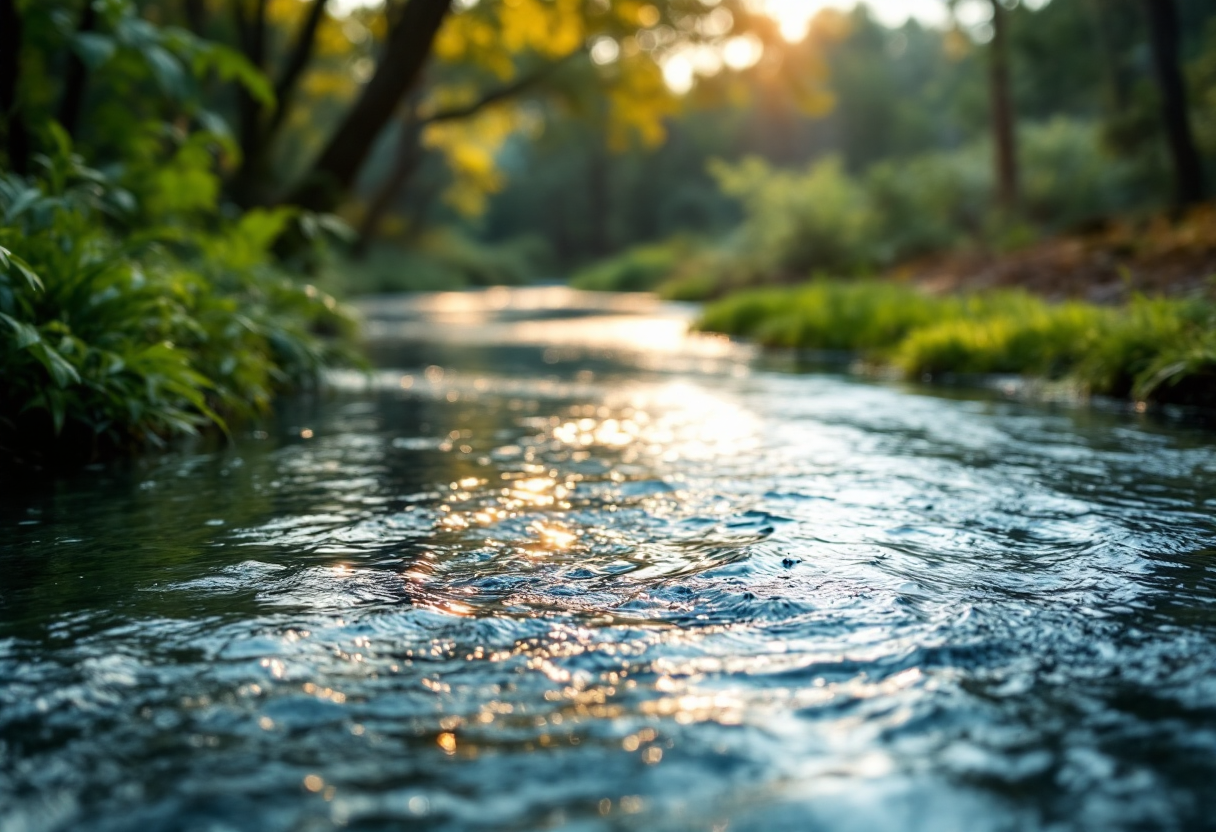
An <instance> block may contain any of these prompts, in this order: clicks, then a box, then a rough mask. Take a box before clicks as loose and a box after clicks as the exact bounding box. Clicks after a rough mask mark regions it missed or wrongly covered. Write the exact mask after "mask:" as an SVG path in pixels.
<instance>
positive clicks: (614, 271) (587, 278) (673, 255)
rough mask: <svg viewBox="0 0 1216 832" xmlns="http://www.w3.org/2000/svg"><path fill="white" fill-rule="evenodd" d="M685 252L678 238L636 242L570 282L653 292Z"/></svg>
mask: <svg viewBox="0 0 1216 832" xmlns="http://www.w3.org/2000/svg"><path fill="white" fill-rule="evenodd" d="M687 256H688V246H687V245H686V244H684V243H681V242H680V241H678V240H677V241H670V242H666V243H654V244H651V245H645V246H638V247H636V248H631V249H629V250H628V251H625V252H622V253H621V254H618V255H616V256H615V257H610V258H608V259H607V260H602V261H600V262H598V263H595V264H593V265H591V266H588V267H587V268H585V269H583V270H581V271H579V272H578V273H576V274H575V275H574V277H572V278H571V279H570V285H571V286H573V287H574V288H576V289H586V290H588V291H592V292H652V291H655V290H657V289H658V288H659V286H660V285H661V284H662V283H663V282H664V281H666V280H667V278H668V277H670V276H671V274H672V273H673V272H674V271H675V270H676V269H677V267H678V266H679V265H680V262H681V261H682V260H684V259H685V258H686V257H687Z"/></svg>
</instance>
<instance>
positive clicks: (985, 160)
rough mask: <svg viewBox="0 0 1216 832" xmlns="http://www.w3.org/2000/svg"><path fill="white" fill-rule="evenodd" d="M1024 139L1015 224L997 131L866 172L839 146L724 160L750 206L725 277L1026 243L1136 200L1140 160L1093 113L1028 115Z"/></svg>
mask: <svg viewBox="0 0 1216 832" xmlns="http://www.w3.org/2000/svg"><path fill="white" fill-rule="evenodd" d="M1021 147H1022V153H1023V157H1024V160H1025V162H1026V168H1027V170H1028V171H1029V174H1028V176H1027V178H1026V182H1025V210H1026V215H1027V217H1028V218H1030V219H1031V220H1033V223H1034V224H1033V226H1026V225H1019V226H1012V227H1011V226H1009V225H1007V224H1005V223H1003V222H1002V221H1001V219H1000V218H999V217H998V216H996V214H995V212H994V209H993V208H992V204H993V203H992V164H991V155H992V153H991V148H990V145H989V143H988V141H987V139H983V140H979V141H977V142H974V143H972V144H970V145H967V146H966V147H963V148H960V149H959V150H956V151H952V152H948V153H947V152H931V153H925V154H921V155H918V156H913V157H911V158H908V159H901V160H888V161H884V162H880V163H878V164H875V165H873V166H871V167H870V168H868V169H867V170H866V171H864V172H863V173H861V174H857V175H854V174H850V173H849V172H848V171H846V170H845V168H844V166H843V163H842V162H841V160H840V158H838V157H835V156H832V157H828V158H827V159H824V160H822V161H819V162H816V163H814V164H812V165H811V166H810V167H809V168H806V169H804V170H802V171H789V170H781V169H777V168H774V167H772V166H771V165H769V164H767V163H765V162H763V161H761V160H759V159H748V160H745V161H744V162H742V163H740V164H737V165H727V164H723V163H716V164H715V165H714V167H713V170H714V174H715V175H716V176H717V178H718V180H719V182H720V184H721V187H722V189H723V191H724V192H725V193H727V194H729V195H731V196H734V197H736V198H737V199H739V200H740V202H741V204H742V207H743V212H744V221H743V224H742V225H741V226H740V228H739V230H738V232H737V239H736V241H735V244H734V251H735V263H734V265H733V268H729V267H726V268H722V269H721V273H722V275H723V277H724V278H725V279H726V280H727V284H726V286H729V284H730V283H732V282H733V283H735V284H736V285H737V284H739V283H740V282H744V283H753V284H754V283H765V282H787V281H788V279H789V278H790V277H801V276H805V275H807V274H810V273H813V272H817V271H825V272H831V273H834V274H842V273H843V274H864V273H867V272H872V271H875V270H878V269H882V268H888V267H890V266H892V265H895V264H897V263H899V262H902V261H906V260H908V259H910V258H914V257H917V256H921V255H925V254H930V253H934V252H939V251H944V250H950V249H953V248H957V247H959V246H961V245H966V244H970V245H986V246H989V247H995V248H998V249H999V248H1007V247H1010V246H1015V247H1016V246H1017V245H1025V244H1026V243H1028V242H1032V241H1033V239H1034V237H1035V236H1037V233H1038V231H1050V230H1057V229H1061V228H1066V227H1069V226H1073V225H1076V224H1078V223H1081V222H1084V221H1087V220H1092V219H1094V218H1097V217H1100V216H1102V215H1103V214H1104V212H1106V211H1110V210H1117V209H1120V208H1127V207H1128V206H1129V205H1130V204H1131V203H1132V201H1133V196H1134V193H1135V183H1134V180H1135V176H1136V173H1135V171H1134V170H1133V169H1132V168H1131V167H1130V166H1128V165H1126V164H1122V163H1119V162H1118V161H1117V160H1114V159H1111V158H1108V157H1106V156H1105V155H1104V154H1103V153H1102V151H1101V143H1100V137H1099V133H1098V130H1097V129H1096V128H1095V127H1094V126H1093V125H1090V124H1086V123H1083V122H1077V121H1070V120H1067V119H1054V120H1052V121H1049V122H1045V123H1041V124H1035V125H1028V126H1026V127H1024V128H1023V130H1022V132H1021ZM721 288H724V287H723V286H722V285H721V284H720V285H719V287H718V289H719V291H720V289H721Z"/></svg>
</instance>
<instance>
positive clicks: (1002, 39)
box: [988, 0, 1018, 215]
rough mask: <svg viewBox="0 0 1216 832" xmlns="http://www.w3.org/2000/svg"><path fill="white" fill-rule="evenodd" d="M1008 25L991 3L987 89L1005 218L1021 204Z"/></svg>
mask: <svg viewBox="0 0 1216 832" xmlns="http://www.w3.org/2000/svg"><path fill="white" fill-rule="evenodd" d="M1008 26H1009V22H1008V19H1007V11H1006V9H1005V7H1004V5H1002V3H1001V0H992V43H991V44H990V45H989V47H988V85H989V93H988V94H989V99H990V106H991V109H992V140H993V148H994V152H995V157H994V162H995V165H996V183H997V202H998V204H999V205H1000V206H1001V209H1002V210H1003V211H1004V212H1005V213H1006V215H1009V214H1011V213H1012V212H1013V211H1014V210H1015V209H1016V207H1017V202H1018V160H1017V137H1016V134H1015V132H1014V131H1015V129H1016V119H1015V115H1014V112H1013V95H1012V93H1011V91H1010V82H1009V32H1008Z"/></svg>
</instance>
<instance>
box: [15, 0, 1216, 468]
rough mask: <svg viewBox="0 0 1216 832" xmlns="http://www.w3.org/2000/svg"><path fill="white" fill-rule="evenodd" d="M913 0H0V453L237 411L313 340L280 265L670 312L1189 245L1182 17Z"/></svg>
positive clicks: (1192, 230) (82, 446)
mask: <svg viewBox="0 0 1216 832" xmlns="http://www.w3.org/2000/svg"><path fill="white" fill-rule="evenodd" d="M819 5H822V8H819ZM931 5H933V4H932V3H927V4H926V3H922V4H920V6H918V8H919V7H924V8H927V7H928V6H931ZM938 6H940V11H941V14H940V15H939V17H938V20H937V22H936V23H934V24H932V25H930V24H928V23H924V22H918V20H917V19H910V20H909V21H908V22H906V23H903V24H902V25H890V22H889V21H887V22H882V21H880V19H879V16H878V15H877V13H876V12H873V11H871V10H870V9H869V7H867V6H866V5H864V4H861V5H857V6H855V7H849V8H845V9H844V10H841V9H839V8H836V7H834V6H830V5H828V4H815V3H810V0H808V3H807V4H798V3H790V2H789V1H788V0H649V1H648V0H378V2H352V0H0V163H2V165H3V171H2V175H0V210H2V211H3V212H4V227H3V229H0V246H3V249H2V251H0V313H2V315H3V317H0V332H3V334H4V338H5V341H4V347H3V353H2V354H0V368H2V369H3V371H4V378H5V385H4V388H3V390H2V391H0V446H3V447H4V448H5V449H7V452H8V453H9V454H10V455H11V454H12V453H13V452H14V451H13V448H14V447H16V446H17V445H19V444H22V445H23V444H28V445H29V446H30V447H35V448H43V449H45V448H48V447H51V446H55V447H58V448H61V449H68V450H64V453H65V454H66V455H76V456H79V455H81V454H83V455H85V456H88V455H92V454H97V453H102V452H104V450H105V449H106V448H117V447H128V446H136V445H140V444H146V443H148V442H155V441H161V440H163V439H164V438H167V437H171V436H173V435H176V434H181V433H189V432H192V431H196V430H198V429H199V428H201V427H203V426H205V425H208V424H211V425H219V426H221V427H222V426H224V425H225V419H226V418H229V417H232V416H240V415H243V414H248V413H251V412H256V411H257V410H259V409H261V408H264V407H265V406H266V405H267V403H268V402H269V401H270V398H271V396H272V395H273V393H274V391H275V390H277V389H282V388H284V387H289V386H293V385H294V386H298V385H300V384H307V383H310V380H311V379H315V377H316V375H317V373H318V372H319V370H320V368H322V367H323V366H324V365H325V364H326V362H328V361H331V360H333V359H334V358H335V357H336V356H337V354H338V352H340V350H339V349H338V348H337V347H336V346H335V344H337V343H339V341H340V339H337V336H340V335H341V334H342V333H343V332H348V331H349V329H350V326H351V324H350V320H349V316H348V315H347V314H346V313H345V312H343V311H342V309H341V307H339V306H338V304H337V303H336V302H335V301H334V300H333V299H332V298H331V297H330V296H329V295H327V294H326V293H325V291H321V290H319V289H318V288H313V287H321V289H324V290H327V291H330V292H333V293H335V294H338V295H342V294H356V293H369V292H370V293H375V292H388V291H398V290H410V289H438V288H460V287H467V286H479V285H490V284H503V283H506V284H514V283H522V282H528V281H535V280H561V279H566V278H568V277H570V276H571V275H573V280H574V282H575V284H576V285H579V286H584V287H587V288H594V289H598V290H613V289H629V290H637V289H658V290H659V291H661V292H662V293H663V294H665V295H667V296H668V297H673V298H681V299H696V298H705V297H714V296H718V295H723V294H726V293H729V292H731V291H735V290H739V289H745V288H748V287H753V286H757V285H760V284H780V283H790V282H798V281H803V280H806V279H807V278H808V277H810V276H811V275H812V274H817V273H826V274H832V275H834V276H836V277H848V276H853V277H856V276H862V275H870V274H878V273H887V274H895V275H897V276H899V275H903V276H905V277H906V276H907V275H909V274H912V273H914V272H916V270H917V264H918V263H923V262H926V261H931V260H933V258H939V259H940V258H942V257H943V256H953V255H956V254H959V253H969V254H970V255H974V254H976V253H977V252H978V253H983V254H987V255H992V256H1004V255H1005V254H1007V253H1009V252H1018V251H1026V250H1029V249H1032V248H1033V247H1034V246H1035V245H1036V244H1038V242H1039V241H1044V240H1049V239H1053V238H1061V237H1062V236H1064V237H1067V235H1070V234H1072V235H1076V234H1087V233H1093V232H1095V230H1100V229H1108V230H1109V234H1108V237H1104V238H1102V242H1101V245H1100V246H1097V248H1101V249H1102V250H1101V252H1099V253H1098V254H1095V255H1093V257H1091V258H1090V260H1095V259H1101V258H1102V257H1106V258H1107V259H1109V257H1108V255H1109V253H1110V252H1111V251H1116V250H1120V251H1121V250H1123V249H1124V248H1128V247H1129V246H1130V247H1131V248H1136V249H1137V250H1138V251H1139V250H1141V249H1143V248H1145V246H1142V245H1141V244H1140V242H1139V238H1140V237H1150V238H1152V239H1157V240H1169V241H1172V243H1171V244H1173V243H1177V246H1175V248H1178V247H1181V248H1184V249H1185V250H1186V252H1188V253H1187V257H1189V258H1190V259H1188V260H1186V264H1187V265H1186V268H1187V269H1190V270H1191V271H1194V269H1195V268H1199V266H1201V265H1202V264H1203V263H1204V262H1207V261H1205V260H1204V258H1205V257H1208V255H1209V254H1210V249H1211V246H1208V247H1207V248H1204V246H1203V244H1202V242H1199V243H1196V242H1194V241H1192V242H1189V243H1188V242H1185V241H1186V240H1187V239H1191V238H1195V239H1200V240H1201V239H1202V238H1203V237H1204V235H1205V234H1207V233H1208V232H1209V231H1212V230H1213V229H1216V222H1213V221H1212V214H1211V212H1208V213H1203V212H1200V213H1198V214H1196V213H1194V210H1193V206H1194V205H1195V204H1196V203H1198V202H1200V201H1201V200H1202V198H1203V196H1204V195H1205V194H1207V193H1210V191H1211V186H1212V184H1213V182H1212V180H1211V176H1212V172H1213V171H1216V120H1214V119H1216V117H1214V116H1213V113H1214V112H1216V9H1214V8H1213V7H1212V6H1211V4H1210V2H1207V0H1101V1H1100V2H1099V0H1034V2H1030V0H1021V2H1019V0H941V3H940V4H938ZM816 8H818V11H817V13H815V14H813V15H812V14H811V13H810V11H808V10H814V9H816ZM883 20H886V18H883ZM803 23H805V25H802V24H803ZM1204 171H1206V172H1207V173H1206V174H1205V173H1204ZM1171 208H1173V209H1177V210H1178V211H1181V210H1182V209H1183V208H1189V209H1191V210H1192V213H1191V214H1189V215H1187V216H1188V217H1189V218H1188V219H1187V220H1186V221H1185V222H1184V223H1183V224H1182V225H1176V224H1172V222H1171V221H1168V220H1167V221H1166V223H1165V226H1162V225H1161V219H1160V218H1161V217H1162V216H1166V215H1164V214H1163V212H1164V211H1166V210H1168V209H1171ZM1170 216H1182V214H1181V213H1179V214H1174V215H1170ZM1154 217H1155V218H1157V219H1155V220H1154V219H1152V218H1154ZM1196 218H1198V219H1196ZM1129 223H1130V225H1129ZM1136 223H1141V225H1139V226H1137V225H1136ZM1186 223H1190V224H1189V225H1187V224H1186ZM1166 227H1168V229H1173V230H1165V231H1161V233H1160V234H1158V233H1157V232H1156V231H1154V229H1159V228H1166ZM1110 229H1114V230H1110ZM1128 229H1131V230H1130V231H1129V230H1128ZM1178 229H1183V230H1178ZM1154 235H1156V236H1154ZM1103 246H1104V247H1105V248H1103ZM1099 255H1100V256H1099ZM1184 259H1185V258H1184ZM1209 259H1210V258H1209ZM1095 261H1096V260H1095ZM959 262H962V263H971V262H972V261H959ZM1039 262H1040V263H1042V262H1044V261H1043V258H1040V261H1039ZM1060 262H1064V261H1063V260H1061V261H1060ZM1196 264H1199V265H1196ZM1059 265H1060V264H1059V263H1056V264H1055V265H1054V266H1052V268H1055V272H1053V271H1052V269H1051V268H1040V269H1039V271H1041V272H1045V273H1048V274H1059V273H1061V269H1060V268H1059ZM959 268H961V267H959ZM967 268H968V269H970V270H971V271H972V272H974V273H977V274H979V273H985V270H984V269H972V268H971V267H970V266H968V267H967ZM958 270H959V269H956V271H958ZM989 271H991V270H989ZM1108 271H1110V270H1109V269H1108ZM1034 288H1035V289H1036V291H1038V290H1039V288H1041V287H1038V286H1036V287H1034ZM30 436H35V437H41V439H40V441H38V442H31V443H26V442H25V437H30Z"/></svg>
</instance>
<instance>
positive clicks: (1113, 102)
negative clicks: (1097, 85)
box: [1087, 0, 1130, 113]
mask: <svg viewBox="0 0 1216 832" xmlns="http://www.w3.org/2000/svg"><path fill="white" fill-rule="evenodd" d="M1087 5H1088V7H1089V14H1090V17H1091V18H1092V19H1093V26H1094V34H1095V39H1096V40H1097V42H1098V52H1099V54H1101V56H1102V74H1103V75H1104V76H1105V81H1106V98H1107V101H1106V104H1107V108H1108V110H1109V111H1110V112H1111V113H1120V112H1122V111H1123V110H1124V109H1125V108H1126V107H1127V104H1128V101H1129V99H1130V95H1129V90H1128V82H1127V75H1126V73H1125V72H1124V71H1123V66H1122V61H1121V60H1120V57H1119V37H1118V34H1117V32H1116V27H1115V26H1114V25H1112V19H1111V18H1112V15H1114V14H1116V13H1117V12H1116V11H1115V10H1114V9H1115V3H1113V2H1112V0H1089V2H1088V4H1087Z"/></svg>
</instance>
